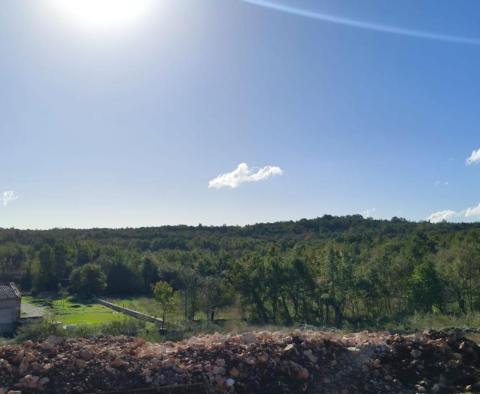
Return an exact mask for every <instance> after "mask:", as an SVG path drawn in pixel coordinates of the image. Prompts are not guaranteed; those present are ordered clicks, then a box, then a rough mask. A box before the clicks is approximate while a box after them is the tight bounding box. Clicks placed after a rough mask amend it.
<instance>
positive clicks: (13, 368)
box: [0, 331, 480, 394]
mask: <svg viewBox="0 0 480 394" xmlns="http://www.w3.org/2000/svg"><path fill="white" fill-rule="evenodd" d="M190 383H203V384H205V387H206V388H207V389H208V390H209V391H211V392H235V393H280V392H298V393H301V392H309V393H338V394H346V393H414V392H420V393H422V392H431V393H452V392H463V391H465V390H468V391H471V392H480V348H479V347H478V346H477V345H476V344H475V343H473V342H471V341H469V340H467V339H466V338H464V337H463V336H462V335H461V334H447V333H442V332H425V333H423V334H422V335H409V336H401V335H389V334H386V333H368V332H362V333H358V334H350V335H346V336H341V335H338V334H332V333H319V332H303V331H302V332H300V331H298V332H293V333H285V332H274V333H272V332H258V333H246V334H243V335H228V336H222V335H209V336H204V337H195V338H192V339H190V340H188V341H183V342H178V343H173V342H168V343H163V344H152V343H146V342H144V341H143V340H139V339H133V338H127V337H99V338H95V339H63V338H58V337H50V338H48V339H47V340H46V341H44V342H40V343H33V342H30V341H28V342H25V343H23V344H22V345H8V346H3V347H0V394H4V393H8V391H9V390H17V391H21V392H22V393H37V392H38V393H49V394H56V393H94V392H101V391H115V390H127V389H134V388H147V387H162V386H167V385H175V384H176V385H181V384H190Z"/></svg>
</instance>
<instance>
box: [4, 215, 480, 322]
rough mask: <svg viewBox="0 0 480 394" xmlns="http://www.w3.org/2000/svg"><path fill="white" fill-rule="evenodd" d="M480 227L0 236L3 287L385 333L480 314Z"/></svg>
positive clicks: (393, 225) (314, 226) (296, 226)
mask: <svg viewBox="0 0 480 394" xmlns="http://www.w3.org/2000/svg"><path fill="white" fill-rule="evenodd" d="M479 240H480V224H475V223H470V224H468V223H438V224H432V223H428V222H410V221H407V220H405V219H401V218H392V219H391V220H374V219H365V218H363V217H362V216H360V215H353V216H345V217H334V216H323V217H320V218H316V219H310V220H307V219H302V220H300V221H289V222H277V223H265V224H255V225H249V226H244V227H237V226H216V227H215V226H202V225H200V224H199V225H198V226H163V227H152V228H125V229H90V230H74V229H52V230H17V229H0V280H3V281H6V280H14V281H16V282H17V283H18V284H19V285H20V287H21V288H22V290H23V291H25V292H31V293H32V294H40V293H45V292H52V293H55V292H63V293H65V292H68V293H70V294H75V295H77V296H79V297H90V296H92V295H101V294H105V295H106V296H128V295H147V296H152V297H153V292H154V289H155V286H154V285H155V284H156V283H158V282H161V283H167V284H168V285H169V286H170V287H171V289H172V291H173V292H174V293H175V294H176V295H178V297H179V298H180V299H181V303H182V309H183V310H182V313H184V316H185V319H186V320H193V319H195V315H196V313H198V312H199V311H202V312H204V313H205V315H206V316H208V317H209V318H210V319H211V320H214V319H215V313H216V312H217V311H218V309H219V308H222V307H226V306H228V305H233V304H236V305H238V306H239V308H241V310H242V313H243V315H244V316H245V318H246V319H248V321H250V322H255V323H262V324H264V323H265V324H279V325H280V324H281V325H290V324H309V325H315V326H332V327H333V326H335V327H344V326H346V325H348V326H350V327H363V326H377V327H380V326H382V325H384V324H386V323H388V322H392V321H393V322H395V321H402V319H405V318H406V317H408V316H411V315H413V314H416V313H417V314H418V313H438V314H447V315H468V314H473V313H475V312H477V311H478V310H479V309H480V288H479V286H477V284H478V283H479V280H480V243H479Z"/></svg>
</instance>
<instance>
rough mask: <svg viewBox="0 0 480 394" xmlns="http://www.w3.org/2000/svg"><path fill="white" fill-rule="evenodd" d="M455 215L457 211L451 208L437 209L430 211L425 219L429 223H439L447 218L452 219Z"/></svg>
mask: <svg viewBox="0 0 480 394" xmlns="http://www.w3.org/2000/svg"><path fill="white" fill-rule="evenodd" d="M455 216H457V212H455V211H451V210H448V209H447V210H445V211H439V212H434V213H432V214H431V215H430V216H429V217H428V218H427V220H428V221H429V222H431V223H440V222H443V221H446V220H449V219H453V218H454V217H455Z"/></svg>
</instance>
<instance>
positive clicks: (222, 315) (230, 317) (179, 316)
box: [107, 297, 242, 323]
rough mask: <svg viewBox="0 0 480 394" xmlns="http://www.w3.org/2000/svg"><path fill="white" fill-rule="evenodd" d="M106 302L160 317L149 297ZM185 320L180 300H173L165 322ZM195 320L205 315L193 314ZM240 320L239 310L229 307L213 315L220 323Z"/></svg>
mask: <svg viewBox="0 0 480 394" xmlns="http://www.w3.org/2000/svg"><path fill="white" fill-rule="evenodd" d="M107 299H108V301H110V302H113V303H114V304H117V305H121V306H123V307H126V308H130V309H135V310H137V311H139V312H143V313H146V314H148V315H152V316H155V317H161V316H162V309H161V307H160V304H159V303H158V302H157V301H155V300H154V299H153V298H149V297H128V298H107ZM184 319H185V317H184V312H183V305H182V303H181V300H179V299H176V300H175V308H174V310H173V312H171V313H169V314H168V317H167V320H169V321H170V322H171V323H180V322H182V321H183V320H184ZM195 319H196V320H206V316H205V313H203V312H202V311H198V312H197V313H196V314H195ZM241 319H242V313H241V311H240V308H238V307H236V306H231V307H228V308H222V309H219V310H218V311H217V313H216V314H215V320H220V321H236V320H241Z"/></svg>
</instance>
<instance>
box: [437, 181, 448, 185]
mask: <svg viewBox="0 0 480 394" xmlns="http://www.w3.org/2000/svg"><path fill="white" fill-rule="evenodd" d="M449 184H450V182H448V181H436V182H435V186H448V185H449Z"/></svg>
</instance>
